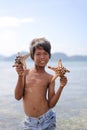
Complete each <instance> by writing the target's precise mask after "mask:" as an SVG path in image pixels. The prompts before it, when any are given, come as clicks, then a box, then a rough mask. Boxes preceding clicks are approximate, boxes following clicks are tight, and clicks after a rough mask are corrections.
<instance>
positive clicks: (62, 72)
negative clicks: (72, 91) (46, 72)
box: [48, 59, 70, 81]
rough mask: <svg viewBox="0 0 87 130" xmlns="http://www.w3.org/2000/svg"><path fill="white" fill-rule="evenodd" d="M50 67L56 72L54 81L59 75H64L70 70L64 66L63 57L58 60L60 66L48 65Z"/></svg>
mask: <svg viewBox="0 0 87 130" xmlns="http://www.w3.org/2000/svg"><path fill="white" fill-rule="evenodd" d="M48 68H49V69H51V70H53V71H54V72H55V75H54V76H53V78H52V81H54V80H55V79H56V78H57V77H58V76H59V77H62V76H64V75H65V73H66V72H70V71H69V70H68V69H66V68H65V67H63V66H62V61H61V59H59V60H58V67H51V66H48Z"/></svg>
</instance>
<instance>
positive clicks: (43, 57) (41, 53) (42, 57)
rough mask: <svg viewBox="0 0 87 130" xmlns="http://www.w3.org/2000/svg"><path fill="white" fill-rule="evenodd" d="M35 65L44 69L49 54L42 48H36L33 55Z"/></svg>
mask: <svg viewBox="0 0 87 130" xmlns="http://www.w3.org/2000/svg"><path fill="white" fill-rule="evenodd" d="M34 61H35V64H36V65H38V66H40V67H45V66H46V64H47V63H48V61H49V54H48V53H47V52H46V51H45V50H44V49H43V48H37V49H36V50H35V53H34Z"/></svg>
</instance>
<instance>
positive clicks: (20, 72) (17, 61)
mask: <svg viewBox="0 0 87 130" xmlns="http://www.w3.org/2000/svg"><path fill="white" fill-rule="evenodd" d="M21 58H22V57H21V56H17V57H16V59H15V64H14V65H13V67H15V69H16V72H17V73H18V75H19V76H23V75H24V68H23V64H22V63H21V61H20V59H21Z"/></svg>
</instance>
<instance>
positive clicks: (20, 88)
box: [15, 75, 24, 100]
mask: <svg viewBox="0 0 87 130" xmlns="http://www.w3.org/2000/svg"><path fill="white" fill-rule="evenodd" d="M23 94H24V76H23V75H22V76H20V75H19V76H18V81H17V85H16V88H15V98H16V99H17V100H20V99H21V98H22V97H23Z"/></svg>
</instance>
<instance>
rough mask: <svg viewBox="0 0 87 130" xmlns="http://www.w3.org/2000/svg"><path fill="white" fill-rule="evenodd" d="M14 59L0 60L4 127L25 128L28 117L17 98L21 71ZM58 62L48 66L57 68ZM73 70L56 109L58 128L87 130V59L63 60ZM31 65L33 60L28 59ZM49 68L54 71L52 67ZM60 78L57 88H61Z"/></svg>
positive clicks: (1, 129)
mask: <svg viewBox="0 0 87 130" xmlns="http://www.w3.org/2000/svg"><path fill="white" fill-rule="evenodd" d="M13 64H14V63H13V62H0V130H5V129H6V130H21V127H22V121H23V119H24V111H23V107H22V101H16V100H15V98H14V89H15V85H16V82H17V73H16V71H15V68H13V67H12V65H13ZM57 64H58V63H57V61H54V62H51V61H50V62H49V63H48V65H50V66H55V67H57ZM63 65H64V67H66V68H67V69H69V70H70V73H67V74H66V76H67V78H68V83H67V85H66V86H65V88H64V89H63V91H62V94H61V97H60V99H59V101H58V103H57V105H56V106H55V108H54V111H55V112H56V116H57V129H58V130H68V129H70V130H87V62H86V61H85V62H76V61H75V62H74V61H73V62H68V61H67V62H65V61H64V62H63ZM27 66H28V68H29V67H30V68H31V67H32V66H33V62H30V61H29V62H27ZM46 71H48V72H49V73H52V74H54V72H53V71H52V70H50V69H48V67H46ZM58 86H59V78H57V80H56V87H55V91H57V90H58Z"/></svg>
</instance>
